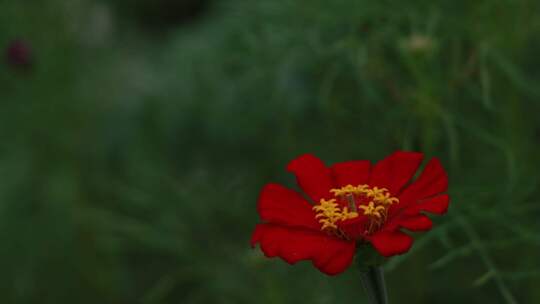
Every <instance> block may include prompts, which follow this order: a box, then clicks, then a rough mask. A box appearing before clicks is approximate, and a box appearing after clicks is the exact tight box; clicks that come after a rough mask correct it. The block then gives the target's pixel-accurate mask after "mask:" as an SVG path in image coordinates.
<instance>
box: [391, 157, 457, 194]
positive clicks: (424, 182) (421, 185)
mask: <svg viewBox="0 0 540 304" xmlns="http://www.w3.org/2000/svg"><path fill="white" fill-rule="evenodd" d="M447 188H448V176H447V175H446V172H445V171H444V169H443V167H442V165H441V162H440V161H439V160H438V159H436V158H433V159H431V160H430V161H429V163H428V164H427V166H426V168H425V169H424V172H422V174H421V175H420V177H419V178H418V179H417V180H416V181H415V182H414V183H412V184H411V185H410V186H409V187H407V189H405V190H403V192H402V193H401V195H400V196H399V200H400V204H405V205H406V204H410V203H412V202H415V201H418V200H421V199H424V198H428V197H430V196H433V195H435V194H439V193H442V192H445V191H446V189H447Z"/></svg>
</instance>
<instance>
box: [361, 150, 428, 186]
mask: <svg viewBox="0 0 540 304" xmlns="http://www.w3.org/2000/svg"><path fill="white" fill-rule="evenodd" d="M422 158H423V154H422V153H417V152H402V151H397V152H395V153H393V154H392V155H390V156H388V157H387V158H385V159H383V160H381V161H379V162H378V163H377V164H375V166H374V167H373V170H372V173H371V178H370V181H369V184H370V186H372V187H374V186H377V187H379V188H386V189H388V190H389V191H390V193H392V194H393V195H396V194H398V193H399V191H400V190H401V188H403V186H405V184H407V182H409V180H410V179H411V178H412V177H413V176H414V173H415V172H416V170H417V169H418V166H420V163H421V162H422Z"/></svg>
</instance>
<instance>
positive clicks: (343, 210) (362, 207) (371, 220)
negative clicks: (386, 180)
mask: <svg viewBox="0 0 540 304" xmlns="http://www.w3.org/2000/svg"><path fill="white" fill-rule="evenodd" d="M330 192H331V193H332V195H333V196H334V198H331V199H329V200H325V199H321V200H320V202H319V204H317V205H315V206H314V207H313V210H314V211H315V212H316V215H315V218H316V219H317V220H318V221H319V223H320V224H321V230H323V231H326V232H328V233H331V234H334V235H336V236H339V237H341V238H345V239H349V238H351V233H349V231H348V230H349V229H343V228H344V227H343V224H344V222H345V221H348V220H354V219H358V220H359V221H351V222H354V224H353V225H354V226H358V225H360V226H361V227H354V228H356V229H354V230H356V231H358V230H359V229H360V231H361V234H363V235H370V234H373V232H375V231H377V230H378V229H379V228H381V227H382V225H383V224H384V222H385V221H386V219H387V217H388V209H389V208H390V206H391V205H392V204H394V203H397V202H399V199H398V198H396V197H393V196H391V195H390V192H389V191H388V189H386V188H377V187H370V186H368V185H365V184H363V185H358V186H353V185H347V186H345V187H341V188H339V189H331V190H330ZM362 216H363V217H362Z"/></svg>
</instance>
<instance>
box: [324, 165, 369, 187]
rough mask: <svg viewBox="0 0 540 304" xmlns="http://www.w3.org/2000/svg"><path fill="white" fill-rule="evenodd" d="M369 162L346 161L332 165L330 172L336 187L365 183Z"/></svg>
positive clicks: (367, 176)
mask: <svg viewBox="0 0 540 304" xmlns="http://www.w3.org/2000/svg"><path fill="white" fill-rule="evenodd" d="M370 166H371V164H370V162H369V161H367V160H358V161H348V162H342V163H337V164H334V165H333V166H332V173H333V176H334V180H335V181H336V186H337V187H343V186H347V185H353V186H357V185H361V184H365V183H367V181H368V178H369V168H370Z"/></svg>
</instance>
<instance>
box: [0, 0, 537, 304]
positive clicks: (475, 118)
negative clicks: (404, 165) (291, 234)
mask: <svg viewBox="0 0 540 304" xmlns="http://www.w3.org/2000/svg"><path fill="white" fill-rule="evenodd" d="M202 2H205V3H202ZM175 13H176V14H175ZM160 16H161V17H160ZM15 40H22V41H24V42H25V43H26V44H27V45H28V48H29V51H30V52H31V56H32V60H31V65H30V66H25V67H21V66H18V65H17V64H14V63H13V62H10V61H9V60H8V59H7V58H2V62H1V65H0V102H1V108H0V136H1V137H0V138H1V140H0V270H1V275H0V303H40V304H49V303H51V304H57V303H92V304H93V303H115V304H116V303H144V304H150V303H365V301H366V299H365V295H364V293H363V291H362V290H361V288H360V282H359V276H358V273H357V272H356V271H355V270H354V269H351V270H349V271H347V272H346V273H344V274H343V275H341V276H338V277H334V278H329V277H326V276H324V275H322V274H320V273H319V272H317V271H316V270H314V269H313V268H312V267H311V266H310V265H309V264H308V263H300V264H298V265H297V266H294V267H291V266H289V265H287V264H286V263H284V262H282V261H278V260H267V259H265V258H264V257H263V256H262V254H261V253H260V252H259V250H252V249H250V248H249V242H248V240H249V238H250V234H251V230H252V228H253V227H254V225H255V223H256V222H257V221H258V219H257V215H256V212H255V205H256V199H257V194H258V190H259V189H260V188H261V186H262V185H263V184H264V183H266V182H269V181H275V182H281V183H285V184H288V185H290V186H291V187H294V181H293V179H292V178H291V176H289V175H288V174H287V173H285V170H284V167H285V165H286V163H287V161H288V160H290V159H292V158H294V157H295V156H297V155H299V154H301V153H305V152H312V153H315V154H317V155H319V156H320V157H322V158H323V159H324V160H325V161H327V162H329V163H330V162H336V161H343V160H349V159H371V160H374V161H376V160H378V159H380V158H381V157H383V156H385V155H387V154H389V153H391V152H392V151H394V150H396V149H406V150H419V151H424V152H425V153H426V154H427V155H428V156H429V157H431V156H437V157H439V158H440V159H441V160H442V161H443V163H444V165H445V167H446V168H447V169H448V171H449V175H450V179H451V183H450V193H451V195H452V198H453V199H452V205H451V208H450V211H449V214H448V215H447V216H446V217H443V218H438V219H436V222H437V223H436V228H435V229H434V230H433V231H431V232H429V233H428V234H425V235H422V234H419V235H418V236H417V237H416V238H417V241H416V243H415V245H414V248H413V250H412V251H411V252H410V253H408V254H406V255H404V256H400V257H397V258H394V259H392V260H391V261H390V262H389V263H388V264H387V280H388V284H389V289H390V298H391V300H393V301H394V302H396V303H397V302H399V303H439V304H444V303H538V302H539V301H540V291H539V290H540V289H538V283H540V262H539V260H538V257H539V256H540V234H539V232H540V231H539V228H540V220H539V217H540V201H539V195H540V193H539V192H540V191H539V179H540V172H539V171H540V170H539V168H540V156H539V155H540V153H538V152H539V148H540V118H539V117H540V88H539V87H538V84H539V83H540V56H538V54H539V53H540V2H538V1H533V0H523V1H510V0H504V1H492V0H481V1H469V0H446V1H423V0H417V1H369V0H333V1H328V0H309V1H307V0H297V1H293V0H268V1H262V0H260V1H244V0H237V1H233V0H229V1H226V0H222V1H217V0H216V1H195V0H191V1H177V3H174V1H165V0H160V1H151V0H144V1H143V0H139V1H125V0H117V1H104V0H103V1H98V0H47V1H45V0H42V1H38V0H35V1H20V0H3V1H1V2H0V46H1V47H2V50H7V48H8V47H9V45H10V43H11V42H12V41H15ZM4 57H6V56H4ZM4 59H5V60H4ZM359 258H362V254H361V253H360V254H359Z"/></svg>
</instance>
